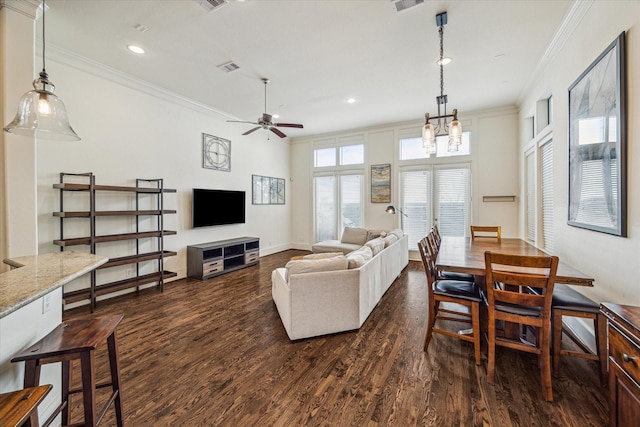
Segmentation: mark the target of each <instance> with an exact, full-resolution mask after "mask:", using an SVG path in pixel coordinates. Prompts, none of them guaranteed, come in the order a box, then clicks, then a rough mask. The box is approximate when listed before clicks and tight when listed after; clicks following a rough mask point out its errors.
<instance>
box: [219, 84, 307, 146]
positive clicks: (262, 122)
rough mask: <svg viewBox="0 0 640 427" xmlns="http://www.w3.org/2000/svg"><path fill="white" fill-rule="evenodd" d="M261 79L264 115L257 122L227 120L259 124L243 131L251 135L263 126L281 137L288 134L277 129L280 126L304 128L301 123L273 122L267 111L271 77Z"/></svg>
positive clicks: (236, 121) (235, 121)
mask: <svg viewBox="0 0 640 427" xmlns="http://www.w3.org/2000/svg"><path fill="white" fill-rule="evenodd" d="M261 80H262V82H263V83H264V111H265V113H263V114H262V117H258V121H256V122H245V121H242V120H227V121H228V122H233V123H249V124H252V125H257V126H256V127H254V128H253V129H249V130H248V131H246V132H245V133H243V135H249V134H250V133H252V132H255V131H257V130H258V129H260V128H262V129H265V130H268V131H269V130H270V131H271V132H273V133H275V134H276V135H278V136H279V137H280V138H284V137H285V136H287V135H285V134H284V132H282V131H281V130H280V129H277V128H278V127H283V128H298V129H302V128H303V127H304V126H302V125H301V124H297V123H274V122H273V116H272V115H271V114H267V113H266V111H267V84H268V83H269V79H267V78H264V77H263V78H262V79H261Z"/></svg>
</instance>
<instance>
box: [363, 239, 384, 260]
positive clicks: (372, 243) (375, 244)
mask: <svg viewBox="0 0 640 427" xmlns="http://www.w3.org/2000/svg"><path fill="white" fill-rule="evenodd" d="M365 245H366V246H368V247H370V248H371V252H373V256H376V255H378V253H379V252H380V251H381V250H383V249H384V240H382V239H381V238H380V237H378V238H376V239H371V240H369V241H368V242H367V243H365Z"/></svg>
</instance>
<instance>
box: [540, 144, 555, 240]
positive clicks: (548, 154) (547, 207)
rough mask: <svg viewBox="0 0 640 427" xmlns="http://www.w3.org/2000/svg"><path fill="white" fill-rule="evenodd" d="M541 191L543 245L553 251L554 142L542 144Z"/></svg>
mask: <svg viewBox="0 0 640 427" xmlns="http://www.w3.org/2000/svg"><path fill="white" fill-rule="evenodd" d="M541 154H542V155H541V157H542V165H541V170H540V175H541V181H542V182H541V186H540V189H541V193H542V247H543V248H544V250H545V251H547V252H549V253H551V252H553V144H552V143H551V141H549V142H547V143H546V144H544V145H543V146H542V153H541Z"/></svg>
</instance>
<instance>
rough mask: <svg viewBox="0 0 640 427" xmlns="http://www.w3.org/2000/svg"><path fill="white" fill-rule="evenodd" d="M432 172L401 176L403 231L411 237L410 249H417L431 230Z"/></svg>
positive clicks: (409, 173) (424, 171)
mask: <svg viewBox="0 0 640 427" xmlns="http://www.w3.org/2000/svg"><path fill="white" fill-rule="evenodd" d="M430 175H431V172H430V171H428V170H422V171H407V172H402V173H401V174H400V185H401V192H402V194H401V197H402V208H401V209H402V211H403V212H404V213H405V214H406V216H405V215H403V214H401V213H400V212H398V213H397V215H401V216H402V229H403V230H404V232H405V234H407V235H408V236H409V249H417V248H418V241H419V240H420V239H422V238H423V237H425V236H426V235H427V234H428V233H429V229H430V228H431V176H430Z"/></svg>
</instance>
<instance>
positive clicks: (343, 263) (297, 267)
mask: <svg viewBox="0 0 640 427" xmlns="http://www.w3.org/2000/svg"><path fill="white" fill-rule="evenodd" d="M348 265H349V262H348V261H347V257H346V256H344V255H340V256H336V257H333V258H323V259H300V260H295V261H289V262H288V263H287V265H285V269H286V274H285V279H286V280H287V281H288V280H289V275H291V274H301V273H313V272H317V271H333V270H346V269H347V267H348Z"/></svg>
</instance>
